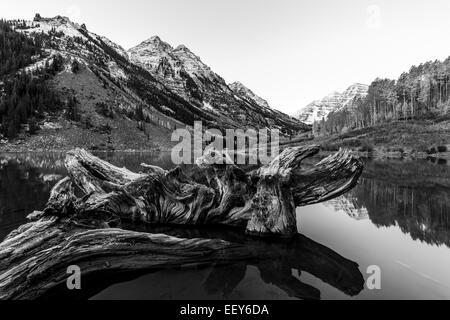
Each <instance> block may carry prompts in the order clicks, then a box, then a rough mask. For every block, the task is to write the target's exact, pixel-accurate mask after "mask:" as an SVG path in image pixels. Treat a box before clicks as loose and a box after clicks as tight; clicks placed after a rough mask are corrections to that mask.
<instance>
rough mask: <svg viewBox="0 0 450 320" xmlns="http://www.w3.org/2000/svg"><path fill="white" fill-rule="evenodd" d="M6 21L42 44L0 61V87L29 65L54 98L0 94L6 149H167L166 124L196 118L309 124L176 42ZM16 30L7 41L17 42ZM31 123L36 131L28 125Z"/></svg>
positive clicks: (299, 128) (222, 124) (0, 135)
mask: <svg viewBox="0 0 450 320" xmlns="http://www.w3.org/2000/svg"><path fill="white" fill-rule="evenodd" d="M7 24H8V25H10V26H11V28H12V30H13V31H11V30H9V31H8V32H9V33H17V34H21V35H24V36H26V38H27V39H30V41H31V43H32V44H33V45H35V46H36V50H35V51H36V52H38V53H36V52H34V51H33V50H29V51H30V53H29V54H28V56H27V57H26V59H25V58H23V57H20V59H19V62H20V63H18V62H17V61H12V60H14V57H10V58H12V60H11V61H12V62H11V61H9V60H8V59H6V60H5V59H4V60H3V62H2V61H0V71H1V70H6V71H8V74H7V75H0V76H1V79H0V92H4V91H5V90H6V89H7V88H9V90H10V91H12V90H15V89H14V88H15V87H14V81H16V80H17V79H19V74H20V73H22V74H23V72H25V73H26V74H28V75H29V77H34V78H36V79H39V81H41V82H45V84H46V85H48V87H49V90H51V91H52V92H53V94H54V95H55V96H56V98H55V99H57V102H55V103H51V105H53V106H54V107H53V108H48V107H47V106H44V107H42V106H39V108H38V107H36V106H34V105H33V103H31V104H30V102H29V101H28V100H26V99H25V98H24V100H23V101H21V102H20V103H17V102H16V100H8V99H7V101H6V102H7V103H6V102H5V101H3V100H2V99H3V96H8V94H4V95H2V96H0V147H1V142H2V141H3V142H5V141H8V140H14V139H13V138H17V136H18V138H19V139H18V141H17V143H16V144H15V145H12V146H10V149H11V150H20V149H21V148H23V149H28V148H31V149H39V150H41V149H42V150H48V149H49V148H51V149H65V148H70V147H72V146H81V147H88V148H105V147H112V148H116V149H122V150H124V149H153V148H155V147H158V148H159V147H162V148H170V146H171V145H173V142H171V141H170V137H171V132H172V131H173V130H174V129H175V128H185V127H186V126H188V127H190V126H192V125H193V123H194V121H203V125H204V127H209V128H222V129H225V128H266V127H267V128H270V129H280V130H281V132H282V134H284V135H293V134H297V133H301V132H304V131H307V130H309V127H308V126H306V125H305V124H303V123H302V122H300V121H299V120H298V119H294V118H292V117H290V116H288V115H286V114H284V113H282V112H279V111H276V110H272V109H270V108H269V107H268V105H266V104H265V103H264V102H263V101H264V100H263V99H261V98H259V97H257V96H256V95H254V94H252V93H251V90H249V89H247V90H245V91H241V90H238V91H236V92H235V91H233V89H232V88H231V87H230V86H228V85H227V84H226V82H225V81H224V80H223V78H222V77H220V76H219V75H218V74H216V73H214V72H213V71H212V70H211V69H210V68H209V67H208V66H207V65H206V64H204V63H203V62H202V61H201V59H200V58H199V57H198V56H197V55H195V54H194V53H193V52H192V51H191V50H189V49H188V48H187V47H186V46H183V45H180V46H178V47H176V48H173V47H172V46H171V45H169V44H167V43H165V42H163V41H162V40H161V39H160V38H159V37H152V38H150V39H148V40H147V41H144V42H143V43H141V44H140V45H138V46H136V47H134V48H132V49H130V50H128V51H126V50H124V49H123V48H122V47H121V46H119V45H117V44H115V43H114V42H113V41H111V40H109V39H107V38H106V37H103V36H100V35H97V34H95V33H93V32H91V31H90V30H88V28H87V27H86V26H85V25H84V24H81V25H80V24H77V23H74V22H72V21H70V20H69V19H68V18H67V17H62V16H56V17H54V18H43V17H41V16H39V15H36V17H35V19H34V20H33V21H23V20H14V21H7ZM1 32H2V31H1V30H0V33H1ZM18 39H19V40H15V41H12V43H13V44H15V43H20V42H21V41H23V39H20V38H18ZM16 47H17V46H16ZM19 47H20V46H19ZM17 50H19V49H17ZM11 52H12V51H11V50H5V52H4V53H5V54H6V55H7V54H9V55H11V56H13V55H14V54H12V53H11ZM2 57H3V55H2ZM2 63H3V64H2ZM6 71H5V73H6ZM22 82H26V81H25V80H24V81H22ZM233 88H235V87H234V86H233ZM33 92H34V91H33ZM250 93H251V94H250ZM10 95H11V96H12V92H11V94H10ZM52 97H53V96H52ZM38 98H39V97H36V99H38ZM2 103H6V104H7V106H6V107H2ZM23 106H25V107H23ZM31 119H32V120H31ZM30 121H32V122H33V123H31V122H30ZM13 127H16V128H17V129H16V130H12V129H11V130H8V128H13ZM31 127H33V128H39V130H37V132H35V133H34V134H31V131H32V130H31V129H30V128H31ZM16 131H20V132H18V133H17V132H16ZM33 131H36V130H33ZM5 139H6V140H5ZM16 140H17V139H16Z"/></svg>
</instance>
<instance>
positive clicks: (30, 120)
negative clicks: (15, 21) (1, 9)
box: [0, 20, 63, 138]
mask: <svg viewBox="0 0 450 320" xmlns="http://www.w3.org/2000/svg"><path fill="white" fill-rule="evenodd" d="M41 41H43V37H39V36H37V37H34V38H29V37H26V36H24V35H23V34H21V33H19V32H16V31H15V30H14V29H13V28H12V26H11V24H10V23H9V22H6V21H3V20H0V93H1V95H0V134H2V135H4V136H6V137H8V138H14V137H16V135H17V133H18V132H19V130H20V127H21V125H22V124H25V123H27V124H29V127H30V132H32V131H34V127H35V125H34V124H35V122H36V120H37V119H39V118H40V117H42V115H43V113H44V112H52V111H56V110H58V109H60V108H61V107H62V106H63V103H62V102H61V100H60V98H59V97H58V95H57V94H55V93H54V92H53V91H52V89H51V88H50V87H49V85H48V81H47V80H48V79H49V78H50V77H51V76H52V75H54V74H55V73H56V72H58V70H59V69H60V68H61V66H62V58H61V57H56V58H54V59H53V62H52V63H51V64H47V65H46V66H45V68H44V70H35V71H33V72H24V71H20V70H21V69H23V68H24V67H26V66H28V65H30V64H31V63H32V62H33V57H34V56H36V55H41V54H42V49H41V48H42V47H41V45H40V43H41Z"/></svg>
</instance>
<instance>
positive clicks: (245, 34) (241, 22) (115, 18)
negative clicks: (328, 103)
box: [0, 0, 450, 114]
mask: <svg viewBox="0 0 450 320" xmlns="http://www.w3.org/2000/svg"><path fill="white" fill-rule="evenodd" d="M36 12H39V13H40V14H41V15H42V16H44V17H47V16H55V15H58V14H60V15H66V16H69V17H70V18H71V19H73V20H75V21H76V22H80V23H81V22H84V23H86V25H87V27H88V29H89V30H91V31H93V32H95V33H98V34H101V35H104V36H106V37H108V38H110V39H111V40H113V41H114V42H116V43H118V44H120V45H122V46H123V47H125V48H126V49H128V48H130V47H132V46H134V45H136V44H138V43H140V42H141V41H143V40H145V39H147V38H149V37H151V36H153V35H159V36H160V37H161V38H162V39H163V40H164V41H166V42H169V43H170V44H172V45H174V46H177V45H179V44H185V45H187V46H188V47H189V48H190V49H191V50H192V51H194V52H195V53H196V54H197V55H199V56H200V57H201V58H202V60H203V61H204V62H205V63H206V64H208V65H209V66H210V67H211V68H212V69H213V70H214V71H215V72H217V73H218V74H220V75H221V76H223V77H224V78H225V80H226V81H227V82H233V81H236V80H239V81H241V82H242V83H244V84H245V85H247V86H248V87H249V88H250V89H252V90H253V91H254V92H255V93H257V94H259V95H260V96H262V97H263V98H265V99H267V100H268V101H269V103H270V104H271V105H272V106H273V107H275V108H277V109H279V110H282V111H284V112H287V113H290V114H292V113H294V112H295V111H297V110H298V109H300V108H302V107H304V106H305V105H306V104H308V103H309V102H311V101H312V100H316V99H318V98H321V97H322V96H324V95H326V94H328V93H330V92H332V91H343V90H344V89H345V88H346V87H348V86H349V85H351V84H353V83H355V82H361V83H366V84H370V82H371V81H372V80H374V79H375V78H376V77H390V78H397V77H398V76H399V75H400V73H401V72H402V71H407V70H408V69H409V67H410V66H411V65H413V64H418V63H420V62H425V61H427V60H435V59H445V58H446V57H447V56H449V55H450V41H449V39H448V35H449V30H450V1H448V0H426V1H425V0H420V1H411V0H385V1H376V0H373V1H366V0H311V1H301V0H276V1H275V0H272V1H264V0H220V1H218V0H127V1H111V0H49V1H46V0H40V1H35V0H14V1H1V3H0V16H1V17H3V18H8V19H10V18H21V19H32V18H33V17H34V14H35V13H36Z"/></svg>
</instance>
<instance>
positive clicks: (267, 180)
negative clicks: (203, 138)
mask: <svg viewBox="0 0 450 320" xmlns="http://www.w3.org/2000/svg"><path fill="white" fill-rule="evenodd" d="M318 151H319V149H318V147H316V146H312V147H302V148H294V149H287V150H285V151H284V152H283V153H282V154H281V155H280V156H279V157H278V158H276V159H274V161H272V163H270V164H269V165H266V166H263V167H261V168H259V169H258V170H254V171H251V172H248V173H246V172H244V171H243V170H242V169H240V168H238V167H236V166H224V165H215V164H210V163H209V162H208V158H207V157H206V158H203V159H200V161H199V167H201V168H202V169H204V171H203V172H205V173H206V174H205V176H204V177H198V176H197V178H195V177H196V176H195V175H191V176H187V175H185V174H184V173H183V171H182V170H181V169H180V168H176V169H174V170H172V171H166V170H163V169H161V168H159V167H154V166H150V165H143V171H144V172H142V173H134V172H131V171H129V170H127V169H125V168H117V167H115V166H113V165H111V164H109V163H107V162H105V161H103V160H101V159H99V158H97V157H94V156H93V155H91V154H89V153H88V152H86V151H84V150H81V149H77V150H74V151H71V152H69V153H68V155H67V158H66V161H65V164H66V167H67V170H68V175H69V177H68V178H65V179H63V180H61V181H60V182H59V183H58V184H57V185H56V186H55V187H54V188H53V190H52V192H51V195H50V198H49V201H48V204H47V206H46V209H45V210H44V211H43V212H35V213H33V214H32V215H30V217H29V218H30V220H32V222H31V223H29V224H26V225H24V226H22V227H20V228H19V229H18V230H16V231H14V232H12V233H11V234H10V235H9V236H8V237H7V239H5V240H4V241H3V242H2V243H1V244H0V299H17V298H25V299H32V298H37V297H40V296H42V295H43V294H44V293H45V292H48V291H49V290H51V289H52V288H54V287H55V286H58V285H61V283H64V282H65V279H66V278H67V274H66V270H67V267H68V266H69V265H77V266H79V267H80V268H81V270H82V272H83V275H86V274H91V273H94V272H106V271H121V270H142V269H145V270H151V269H155V268H162V267H170V266H179V265H183V264H192V263H196V264H203V263H213V262H214V263H229V262H231V261H237V260H247V259H251V258H255V253H254V252H251V251H249V248H248V247H247V246H245V245H242V244H236V243H231V242H226V241H223V240H214V239H189V240H187V239H181V238H177V237H172V236H167V235H163V234H151V233H142V232H141V233H140V232H133V231H128V230H123V229H121V227H122V222H123V221H124V220H137V221H141V222H145V223H150V224H179V225H214V224H217V225H228V226H236V227H242V228H246V231H247V233H249V234H252V235H264V236H266V235H277V236H285V237H295V236H296V234H297V229H296V228H297V226H296V218H295V207H296V206H298V205H306V204H311V203H316V202H320V201H325V200H327V199H329V198H332V197H336V196H338V195H340V194H343V193H345V192H346V191H348V190H350V189H351V188H352V187H353V186H354V185H355V184H356V183H357V179H358V177H359V175H360V174H361V171H362V164H361V163H360V161H359V160H357V159H355V158H354V157H352V156H351V155H350V154H349V153H347V152H344V151H341V152H339V153H338V154H336V155H334V156H332V157H329V158H327V159H324V160H323V161H321V162H320V163H319V164H317V165H316V166H314V167H313V168H311V169H308V170H304V169H302V167H301V161H302V160H303V159H305V158H307V157H310V156H312V155H314V154H316V153H317V152H318ZM196 181H197V182H196ZM200 181H201V182H200ZM75 186H76V187H78V188H79V189H81V191H82V192H83V193H84V196H83V197H81V198H78V197H76V196H75V192H74V187H75ZM259 254H260V255H259V256H258V258H263V257H265V255H264V253H263V250H261V252H259ZM265 258H268V259H273V257H267V256H266V257H265ZM337 265H339V263H337ZM354 267H355V266H354V265H352V268H354ZM356 269H357V268H356Z"/></svg>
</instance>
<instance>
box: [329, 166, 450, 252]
mask: <svg viewBox="0 0 450 320" xmlns="http://www.w3.org/2000/svg"><path fill="white" fill-rule="evenodd" d="M449 191H450V166H448V165H446V164H438V163H435V162H431V161H425V160H424V161H400V160H397V161H395V160H386V161H367V163H366V166H365V168H364V173H363V176H362V179H361V180H360V182H359V185H358V186H357V187H356V188H355V189H353V190H352V191H350V192H349V193H348V194H346V195H344V196H342V197H340V198H338V199H335V200H333V201H330V202H329V203H330V204H331V205H332V206H333V207H334V208H335V209H340V210H344V211H345V212H346V213H347V214H348V215H349V216H351V217H353V218H355V219H370V221H371V222H372V223H373V224H375V225H376V226H378V227H390V226H398V227H399V228H400V229H401V230H402V232H403V233H405V234H409V235H410V236H411V238H412V239H414V240H420V241H424V242H426V243H428V244H433V245H443V244H445V245H446V246H448V247H450V192H449Z"/></svg>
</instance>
